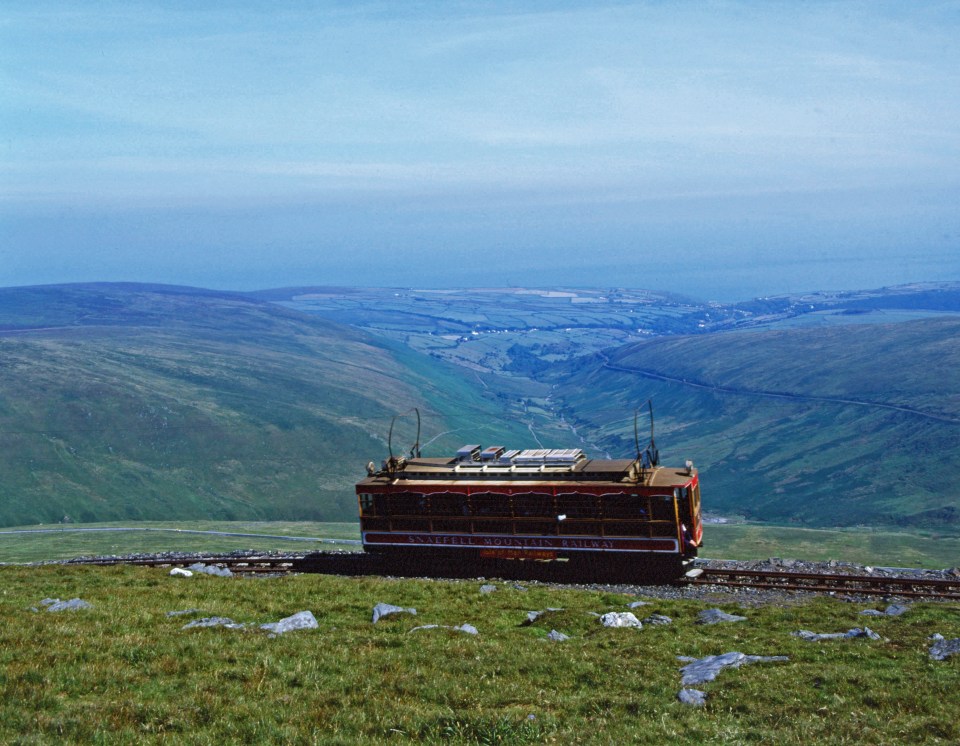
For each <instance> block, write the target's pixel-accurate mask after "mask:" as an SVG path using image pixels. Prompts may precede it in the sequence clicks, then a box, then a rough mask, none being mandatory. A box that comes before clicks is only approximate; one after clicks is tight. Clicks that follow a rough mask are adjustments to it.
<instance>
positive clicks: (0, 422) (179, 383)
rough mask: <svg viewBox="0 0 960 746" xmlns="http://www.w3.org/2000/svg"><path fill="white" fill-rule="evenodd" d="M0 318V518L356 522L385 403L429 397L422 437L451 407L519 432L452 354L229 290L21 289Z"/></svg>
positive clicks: (401, 432) (1, 300)
mask: <svg viewBox="0 0 960 746" xmlns="http://www.w3.org/2000/svg"><path fill="white" fill-rule="evenodd" d="M0 327H2V328H5V329H7V331H6V332H5V333H4V334H3V335H2V336H0V474H2V478H0V524H2V525H24V524H31V523H50V522H55V521H58V520H61V519H62V518H63V516H64V515H68V516H70V517H71V519H72V520H80V521H88V522H89V521H99V520H118V519H170V518H176V519H197V518H215V519H226V520H234V519H292V518H298V519H308V520H325V521H326V520H348V519H350V518H352V517H353V516H354V515H355V498H354V497H353V494H352V484H353V482H354V481H355V480H356V478H357V477H358V476H360V475H362V474H363V465H364V464H365V463H366V462H367V461H368V460H375V461H378V460H379V459H380V458H382V457H384V456H385V455H386V444H385V442H384V441H385V436H386V434H387V431H388V429H389V425H390V417H391V415H392V414H393V413H395V412H398V411H403V410H407V409H409V408H410V407H413V406H419V407H421V408H423V409H424V414H425V420H426V424H425V433H428V434H429V433H430V432H431V431H430V430H429V429H428V428H436V429H435V430H433V431H432V432H434V433H435V432H442V431H444V430H447V429H450V427H449V426H448V425H447V420H446V419H444V416H445V415H448V414H449V415H454V414H455V415H457V416H458V418H459V420H458V422H459V423H460V424H462V425H463V426H464V427H465V428H466V429H468V430H469V429H470V427H471V425H472V424H475V423H477V422H482V423H483V425H484V427H485V428H487V430H488V431H494V432H496V431H502V430H504V429H506V430H508V431H509V429H510V427H511V426H510V425H509V423H501V422H500V421H499V420H498V419H497V414H498V409H497V406H496V405H495V404H494V403H491V402H490V401H488V400H487V399H484V398H482V397H481V396H480V394H479V393H477V392H476V391H474V390H473V389H472V388H471V387H470V386H469V385H467V384H464V383H463V381H462V380H461V379H460V378H458V377H457V374H456V371H454V370H452V369H450V368H449V367H448V366H441V368H442V369H440V370H438V371H437V372H436V374H435V375H432V374H431V375H428V373H429V372H428V371H426V370H425V369H423V368H422V367H421V368H420V369H419V370H415V369H414V368H415V367H416V366H415V365H414V363H418V364H419V365H421V366H422V365H423V363H422V362H420V361H419V358H418V356H416V355H412V354H410V353H408V352H406V351H404V352H403V353H402V354H400V353H398V351H397V350H395V349H392V348H390V347H389V346H387V345H385V344H384V343H383V342H382V341H380V340H378V339H376V338H373V337H371V336H369V335H367V334H364V333H362V332H358V331H357V330H354V329H350V328H348V327H343V326H340V325H337V324H333V323H330V322H326V321H323V320H321V319H317V318H315V317H311V316H306V315H303V314H299V313H297V312H293V311H288V310H285V309H282V308H279V307H277V306H274V305H270V304H266V303H263V302H259V301H252V300H250V299H247V298H244V297H242V296H238V295H234V294H227V293H212V292H208V291H194V290H189V289H177V288H154V287H141V286H126V285H96V286H71V287H52V288H26V289H13V290H6V291H2V292H0ZM11 329H13V330H15V331H10V330H11ZM457 440H458V437H457V436H455V435H451V436H450V437H448V438H447V439H445V440H441V441H439V442H438V443H437V444H436V445H437V446H443V447H447V448H449V447H451V445H452V444H454V442H455V441H457ZM397 442H398V443H399V444H402V446H403V447H404V448H405V447H407V446H408V445H409V444H410V443H412V442H413V436H412V430H411V429H410V428H407V429H404V428H403V427H401V428H398V438H397ZM398 450H402V449H399V448H398Z"/></svg>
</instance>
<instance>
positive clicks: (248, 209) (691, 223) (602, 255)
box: [0, 0, 960, 301]
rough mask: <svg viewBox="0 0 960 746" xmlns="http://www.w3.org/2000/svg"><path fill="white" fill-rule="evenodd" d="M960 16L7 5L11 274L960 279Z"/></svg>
mask: <svg viewBox="0 0 960 746" xmlns="http://www.w3.org/2000/svg"><path fill="white" fill-rule="evenodd" d="M194 6H196V7H194ZM198 8H199V9H198ZM957 39H960V1H950V2H936V1H935V0H932V1H930V2H923V3H904V2H899V1H898V2H879V1H878V2H856V1H854V0H851V1H844V2H825V1H824V2H821V1H818V0H811V1H808V2H802V3H801V2H783V3H779V2H746V1H745V0H729V1H720V0H718V1H716V2H709V1H706V2H669V1H667V0H658V1H653V0H651V1H649V2H589V1H584V2H569V3H564V2H550V3H548V2H536V1H529V0H528V1H526V2H498V1H497V0H491V1H490V2H471V1H466V0H465V1H463V2H457V1H456V0H450V1H447V2H440V1H439V0H438V1H437V2H422V3H418V2H414V1H411V2H370V3H368V2H312V3H307V2H289V3H266V2H247V3H243V2H223V3H219V2H218V3H193V2H189V3H188V2H175V1H173V2H162V3H161V2H156V3H150V2H142V3H138V2H126V1H125V2H119V3H111V2H109V0H106V1H105V2H97V3H89V2H42V0H41V1H40V2H36V1H31V2H17V1H16V0H7V2H5V3H3V4H2V6H0V286H16V285H33V284H48V283H64V282H86V281H141V282H164V283H174V284H185V285H196V286H203V287H211V288H228V289H238V290H249V289H257V288H267V287H281V286H293V285H371V286H404V287H411V286H412V287H416V286H424V287H450V286H497V285H501V286H502V285H529V286H574V287H575V286H602V287H606V286H619V287H637V288H649V289H656V290H669V291H673V292H678V293H685V294H687V295H691V296H693V297H697V298H701V299H704V300H721V301H727V300H737V299H743V298H751V297H755V296H759V295H772V294H779V293H787V292H800V291H806V290H816V289H823V290H831V289H855V288H874V287H880V286H886V285H894V284H899V283H902V282H918V281H945V280H960V210H958V208H957V206H958V205H960V44H958V43H957Z"/></svg>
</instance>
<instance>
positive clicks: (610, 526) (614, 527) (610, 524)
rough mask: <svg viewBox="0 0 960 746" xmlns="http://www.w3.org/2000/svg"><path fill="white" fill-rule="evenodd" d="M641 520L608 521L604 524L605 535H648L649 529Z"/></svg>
mask: <svg viewBox="0 0 960 746" xmlns="http://www.w3.org/2000/svg"><path fill="white" fill-rule="evenodd" d="M648 525H649V524H647V523H645V522H641V521H606V522H604V524H603V535H604V536H646V535H647V533H648V531H649V529H648Z"/></svg>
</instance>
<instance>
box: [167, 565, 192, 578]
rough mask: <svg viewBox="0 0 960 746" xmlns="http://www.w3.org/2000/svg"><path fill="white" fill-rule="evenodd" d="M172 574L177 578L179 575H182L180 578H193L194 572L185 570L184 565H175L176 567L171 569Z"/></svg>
mask: <svg viewBox="0 0 960 746" xmlns="http://www.w3.org/2000/svg"><path fill="white" fill-rule="evenodd" d="M170 574H171V575H172V576H173V577H175V578H177V577H180V578H192V577H193V573H192V572H190V571H189V570H184V569H183V568H182V567H174V568H173V569H172V570H171V571H170Z"/></svg>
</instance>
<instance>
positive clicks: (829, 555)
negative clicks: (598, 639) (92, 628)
mask: <svg viewBox="0 0 960 746" xmlns="http://www.w3.org/2000/svg"><path fill="white" fill-rule="evenodd" d="M104 529H122V530H117V531H114V530H104ZM214 532H222V533H231V534H242V535H240V536H222V535H218V534H217V533H214ZM704 532H705V542H706V546H705V548H704V549H703V551H702V552H701V555H702V556H704V557H710V558H715V559H741V560H758V559H769V558H770V557H780V558H782V559H800V560H809V561H821V560H831V559H835V560H838V561H841V562H856V563H860V564H864V565H876V566H886V567H890V566H892V567H925V568H933V569H942V568H948V567H957V566H960V537H957V536H952V537H945V536H935V535H930V534H925V533H920V532H914V533H908V532H899V533H897V532H885V531H879V530H876V529H869V528H859V529H834V530H825V529H803V528H790V527H782V526H766V525H758V524H722V525H716V524H709V525H707V526H705V528H704ZM359 538H360V530H359V526H358V525H357V524H356V523H315V522H309V521H307V522H293V521H288V522H284V521H140V522H130V523H124V524H81V525H74V526H57V525H54V526H22V527H18V528H5V529H0V562H41V561H44V560H57V559H70V558H72V557H84V556H91V555H111V554H115V555H126V554H137V553H148V552H197V553H202V552H211V553H214V552H230V551H234V550H256V551H290V552H301V551H304V552H306V551H329V550H338V551H339V550H353V549H357V548H358V547H357V545H356V544H352V543H347V542H355V541H358V540H359ZM336 542H343V543H336Z"/></svg>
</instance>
